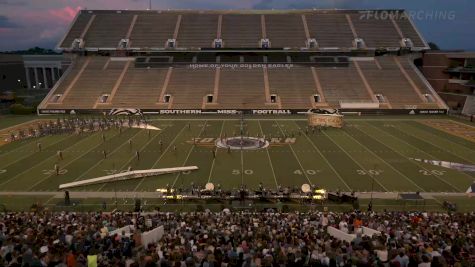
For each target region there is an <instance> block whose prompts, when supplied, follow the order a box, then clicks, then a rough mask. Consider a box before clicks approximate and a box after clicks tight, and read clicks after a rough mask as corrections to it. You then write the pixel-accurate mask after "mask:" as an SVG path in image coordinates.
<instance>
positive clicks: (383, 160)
mask: <svg viewBox="0 0 475 267" xmlns="http://www.w3.org/2000/svg"><path fill="white" fill-rule="evenodd" d="M345 133H346V135H348V136H349V137H350V138H351V139H353V140H355V141H356V142H357V143H358V144H360V145H361V146H363V147H364V148H365V149H366V151H368V152H370V153H371V154H372V155H373V156H375V157H376V158H378V159H380V160H381V161H382V162H384V164H386V165H387V166H389V167H390V168H391V169H393V170H394V171H395V172H396V173H398V174H399V175H401V176H402V177H404V178H406V180H408V181H409V182H411V183H412V184H413V185H415V186H416V187H417V188H419V190H420V191H422V192H425V190H424V189H423V188H422V187H420V186H419V185H417V184H416V182H414V181H413V180H412V179H410V178H409V177H407V176H406V175H405V174H403V173H401V172H400V171H398V170H397V169H396V168H394V167H393V166H392V165H391V164H389V163H388V162H387V161H386V160H385V159H383V158H381V157H380V156H379V155H378V154H376V153H374V152H373V151H372V150H371V149H369V148H368V147H367V146H366V145H364V144H362V143H361V142H360V141H358V140H357V139H355V138H354V137H353V136H351V135H349V134H348V132H346V130H345Z"/></svg>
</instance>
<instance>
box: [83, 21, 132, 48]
mask: <svg viewBox="0 0 475 267" xmlns="http://www.w3.org/2000/svg"><path fill="white" fill-rule="evenodd" d="M132 18H133V15H132V14H129V13H125V14H119V13H100V14H96V18H95V19H94V21H93V22H92V24H91V27H90V28H89V30H88V31H87V33H86V36H85V38H84V39H85V41H86V47H104V48H115V47H117V46H118V45H119V42H120V40H121V39H123V38H125V37H126V35H127V31H128V30H129V27H130V24H131V23H132Z"/></svg>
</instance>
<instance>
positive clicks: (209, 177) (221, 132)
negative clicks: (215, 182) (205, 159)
mask: <svg viewBox="0 0 475 267" xmlns="http://www.w3.org/2000/svg"><path fill="white" fill-rule="evenodd" d="M224 123H225V121H223V124H222V125H221V131H220V132H219V137H218V138H221V136H222V134H223V129H224ZM218 151H219V149H216V152H215V153H216V157H217V156H218ZM200 152H202V151H200ZM216 157H215V158H213V162H212V163H211V169H210V170H209V175H208V183H209V181H211V174H212V173H213V169H214V163H215V161H216Z"/></svg>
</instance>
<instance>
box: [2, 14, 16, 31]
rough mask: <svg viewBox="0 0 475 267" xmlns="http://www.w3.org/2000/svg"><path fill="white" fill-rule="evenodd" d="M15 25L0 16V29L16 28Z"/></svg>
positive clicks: (5, 17)
mask: <svg viewBox="0 0 475 267" xmlns="http://www.w3.org/2000/svg"><path fill="white" fill-rule="evenodd" d="M16 27H17V25H16V24H15V23H13V22H12V21H10V19H9V18H8V17H7V16H3V15H0V28H2V29H8V28H16Z"/></svg>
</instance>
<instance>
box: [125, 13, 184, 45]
mask: <svg viewBox="0 0 475 267" xmlns="http://www.w3.org/2000/svg"><path fill="white" fill-rule="evenodd" d="M177 18H178V15H177V14H168V13H164V14H159V13H150V14H147V13H146V14H141V15H139V16H138V17H137V21H136V22H135V26H134V29H133V31H132V33H131V35H130V42H131V44H130V47H156V48H158V47H160V48H163V47H165V45H166V42H167V40H168V39H172V38H173V33H174V31H175V25H176V22H177Z"/></svg>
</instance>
